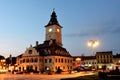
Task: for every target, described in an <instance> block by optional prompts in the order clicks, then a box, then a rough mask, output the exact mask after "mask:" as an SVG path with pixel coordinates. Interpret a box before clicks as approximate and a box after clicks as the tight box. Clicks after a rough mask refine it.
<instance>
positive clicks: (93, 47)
mask: <svg viewBox="0 0 120 80" xmlns="http://www.w3.org/2000/svg"><path fill="white" fill-rule="evenodd" d="M98 45H99V41H97V40H90V41H89V42H88V46H90V47H92V53H93V56H94V49H95V48H96V47H97V46H98Z"/></svg>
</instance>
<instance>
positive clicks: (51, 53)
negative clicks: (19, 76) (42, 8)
mask: <svg viewBox="0 0 120 80" xmlns="http://www.w3.org/2000/svg"><path fill="white" fill-rule="evenodd" d="M45 29H46V34H45V41H44V42H43V43H42V44H39V42H38V41H36V45H35V46H32V45H30V47H29V48H27V49H26V50H25V52H24V53H23V54H21V55H19V56H18V57H17V65H18V70H19V71H25V70H31V69H32V70H34V71H42V70H44V71H45V70H48V69H49V70H51V71H54V72H56V71H57V69H58V68H60V69H62V70H63V71H69V70H72V69H73V58H72V56H71V55H70V53H69V52H68V51H67V50H66V49H65V48H64V47H63V44H62V26H61V25H60V24H59V23H58V20H57V15H56V13H55V11H54V10H53V12H52V15H51V17H50V20H49V22H48V24H47V25H46V26H45Z"/></svg>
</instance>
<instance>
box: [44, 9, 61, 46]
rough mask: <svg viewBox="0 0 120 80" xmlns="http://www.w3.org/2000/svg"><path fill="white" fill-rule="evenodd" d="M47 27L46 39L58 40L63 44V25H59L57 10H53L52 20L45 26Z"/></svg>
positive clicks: (59, 43) (57, 41)
mask: <svg viewBox="0 0 120 80" xmlns="http://www.w3.org/2000/svg"><path fill="white" fill-rule="evenodd" d="M45 28H46V41H48V40H56V43H57V44H58V45H59V46H62V34H61V33H62V27H61V26H60V25H59V23H58V21H57V16H56V13H55V11H54V10H53V12H52V15H51V18H50V21H49V22H48V24H47V25H46V26H45Z"/></svg>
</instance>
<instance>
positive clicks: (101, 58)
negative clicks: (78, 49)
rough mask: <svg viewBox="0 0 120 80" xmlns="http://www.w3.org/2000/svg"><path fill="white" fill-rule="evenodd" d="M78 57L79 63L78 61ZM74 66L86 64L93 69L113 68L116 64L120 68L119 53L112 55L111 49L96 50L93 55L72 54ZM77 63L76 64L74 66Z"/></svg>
mask: <svg viewBox="0 0 120 80" xmlns="http://www.w3.org/2000/svg"><path fill="white" fill-rule="evenodd" d="M78 58H80V59H79V63H78V60H77V59H78ZM73 64H74V68H76V67H78V65H79V66H81V64H82V66H84V67H85V66H88V67H91V68H95V69H102V68H103V66H106V69H115V67H116V66H118V67H119V69H120V54H116V55H113V54H112V51H103V52H96V55H95V56H73ZM76 64H77V66H76Z"/></svg>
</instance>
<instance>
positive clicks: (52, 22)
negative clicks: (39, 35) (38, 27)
mask: <svg viewBox="0 0 120 80" xmlns="http://www.w3.org/2000/svg"><path fill="white" fill-rule="evenodd" d="M50 25H58V26H59V27H61V26H60V24H59V22H58V20H57V15H56V13H55V8H53V12H52V14H51V18H50V21H49V22H48V24H47V25H46V26H45V27H47V26H50ZM61 28H62V27H61Z"/></svg>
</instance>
